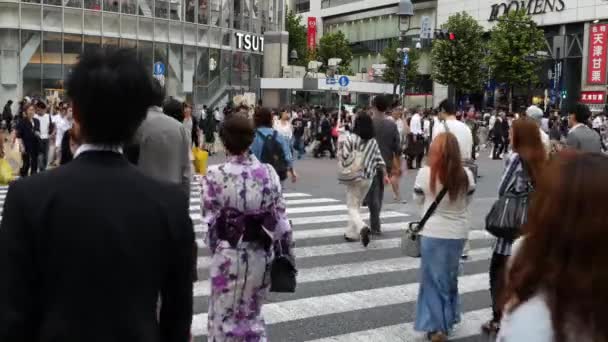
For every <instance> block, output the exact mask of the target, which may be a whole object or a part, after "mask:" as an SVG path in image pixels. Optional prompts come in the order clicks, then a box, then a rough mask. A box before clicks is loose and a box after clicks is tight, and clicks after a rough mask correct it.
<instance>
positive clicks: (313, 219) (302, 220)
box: [290, 211, 410, 226]
mask: <svg viewBox="0 0 608 342" xmlns="http://www.w3.org/2000/svg"><path fill="white" fill-rule="evenodd" d="M408 216H410V215H408V214H403V213H398V212H396V211H386V212H383V213H380V218H381V219H382V218H395V217H408ZM290 220H291V223H292V224H293V225H296V226H297V225H300V224H313V223H316V224H318V223H328V222H346V221H348V215H346V214H344V215H330V216H310V217H295V218H290Z"/></svg>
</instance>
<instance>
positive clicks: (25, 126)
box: [17, 118, 40, 154]
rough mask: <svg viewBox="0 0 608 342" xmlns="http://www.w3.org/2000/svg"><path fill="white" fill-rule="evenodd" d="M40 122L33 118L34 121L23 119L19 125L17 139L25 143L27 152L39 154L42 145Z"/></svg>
mask: <svg viewBox="0 0 608 342" xmlns="http://www.w3.org/2000/svg"><path fill="white" fill-rule="evenodd" d="M36 132H38V134H40V121H39V120H38V119H36V118H33V119H32V121H30V120H28V119H25V118H22V119H21V120H19V123H18V124H17V137H18V138H20V139H21V140H22V141H23V145H24V147H25V150H26V152H28V153H33V154H37V153H38V150H39V145H40V138H39V136H38V135H36Z"/></svg>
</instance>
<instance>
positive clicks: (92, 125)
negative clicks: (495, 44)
mask: <svg viewBox="0 0 608 342" xmlns="http://www.w3.org/2000/svg"><path fill="white" fill-rule="evenodd" d="M66 88H67V89H66V90H67V94H68V96H69V99H70V102H69V103H67V102H64V103H57V104H55V103H48V102H46V101H44V100H43V99H33V100H32V99H29V98H27V99H24V100H23V101H22V103H21V104H20V110H19V113H17V115H15V116H13V114H12V112H11V105H12V103H9V104H7V106H5V108H4V111H3V113H2V119H3V121H4V127H5V134H6V135H7V139H8V140H9V141H10V139H11V138H10V134H11V133H14V136H15V138H14V141H10V142H11V143H17V144H19V145H20V146H23V148H22V152H23V154H22V157H23V168H22V169H21V176H22V177H21V178H22V179H19V180H17V181H15V182H12V183H11V184H10V186H9V190H8V192H7V196H6V200H5V204H4V209H3V212H2V222H1V225H0V274H2V281H0V341H19V342H22V341H23V342H30V341H31V342H33V341H85V340H86V341H127V340H128V341H138V342H161V341H162V342H186V341H189V340H191V336H190V331H191V324H192V314H193V282H194V281H196V279H197V277H198V274H197V265H196V262H197V253H198V251H199V248H201V247H202V246H198V245H197V243H196V241H195V233H194V228H193V224H192V221H191V219H190V215H189V209H190V202H189V195H190V193H191V192H192V189H191V188H190V186H191V181H192V179H193V177H192V176H193V163H192V148H193V147H195V148H198V147H203V148H205V149H207V150H208V151H209V152H210V153H216V152H218V150H217V147H218V146H222V148H223V150H224V152H225V154H226V159H225V161H223V162H222V163H219V164H216V165H212V166H210V167H209V168H208V170H207V172H206V174H205V176H204V177H202V178H201V181H200V189H201V190H200V197H201V208H202V212H203V215H202V216H203V217H202V222H203V224H204V225H205V226H206V236H205V239H204V241H205V245H206V247H207V248H208V249H209V250H210V252H211V258H210V262H209V266H208V268H209V283H210V294H209V306H208V310H209V313H208V322H207V324H208V328H207V334H208V336H207V339H208V340H209V341H218V342H220V341H226V342H227V341H235V342H236V341H238V342H241V341H267V340H268V334H267V333H266V328H265V324H264V318H263V310H262V307H263V305H264V302H265V301H266V298H267V295H268V292H269V291H274V292H293V291H295V281H296V278H295V275H296V267H295V265H296V264H295V261H294V260H295V258H294V241H293V234H292V227H291V223H290V221H289V219H288V216H287V210H286V201H285V199H284V196H283V190H282V188H283V182H284V181H285V180H287V179H290V180H291V181H292V182H296V180H297V179H298V175H297V173H296V171H295V163H297V161H296V160H297V159H299V158H300V157H302V156H303V155H304V154H305V147H304V146H305V145H309V146H310V147H309V152H310V153H312V155H313V156H317V157H320V156H321V154H324V153H325V152H329V157H330V158H333V157H336V156H337V159H338V180H339V181H340V182H341V183H343V184H344V185H345V192H346V203H347V207H348V214H349V220H348V226H347V227H346V229H345V232H344V238H345V239H346V240H347V241H349V242H357V241H360V242H361V243H362V244H363V246H366V247H368V246H370V245H371V246H373V244H374V239H375V238H374V237H375V236H377V235H381V234H382V233H383V229H382V226H381V220H380V213H381V211H382V206H383V199H384V187H385V185H388V184H393V191H394V192H395V198H396V199H397V200H400V192H401V190H400V189H399V187H395V186H394V183H395V182H397V183H398V182H399V179H400V177H401V176H402V174H403V172H404V171H405V169H406V168H408V167H409V168H412V169H413V168H416V169H418V171H417V175H416V179H415V182H414V187H413V191H412V197H413V199H414V203H415V204H416V205H418V206H419V208H420V213H421V216H423V217H424V220H423V221H421V222H419V224H418V226H417V228H416V230H415V231H409V232H408V234H413V235H415V236H418V242H419V252H420V253H419V256H420V258H421V260H420V273H419V281H420V288H419V292H418V300H417V302H416V312H415V314H416V319H415V323H414V328H415V329H416V330H418V331H420V332H423V333H425V334H426V335H427V337H428V339H429V340H431V341H433V342H443V341H446V340H447V339H448V338H449V335H450V333H451V332H452V330H453V329H454V326H455V325H456V324H458V323H459V322H460V320H461V303H460V296H459V293H458V275H459V272H460V262H461V258H463V257H466V256H467V248H468V247H467V245H468V235H469V231H470V229H471V218H470V204H471V202H472V199H473V198H474V194H475V191H476V189H477V181H478V179H479V174H478V169H477V162H476V161H475V159H476V157H477V153H478V146H479V145H480V142H481V140H480V139H477V138H476V137H479V136H480V135H481V134H480V133H479V127H480V126H483V124H479V121H483V120H479V119H482V118H483V117H478V116H477V114H476V113H475V112H474V111H473V112H468V113H467V114H465V113H463V112H459V111H457V110H456V107H455V106H454V104H453V103H452V102H450V101H449V100H445V101H443V102H442V103H441V104H440V105H439V106H438V108H437V109H436V110H435V111H433V112H424V111H421V110H419V109H414V110H405V109H403V108H401V107H398V106H396V105H395V104H394V102H393V99H392V97H391V96H384V95H380V96H377V97H375V98H374V100H373V101H372V104H371V106H370V107H369V108H358V109H357V110H355V112H354V113H346V111H345V110H344V109H342V108H341V109H340V110H339V111H328V110H326V109H323V108H310V109H309V108H293V110H291V109H289V110H283V111H273V110H270V109H267V108H263V107H262V106H257V107H256V108H252V107H250V106H246V105H243V104H236V105H234V106H232V105H231V106H229V107H227V108H228V109H227V110H224V111H222V112H220V111H219V109H218V108H214V109H211V108H203V110H202V112H201V113H200V114H201V115H194V113H193V108H192V106H191V105H190V104H188V103H182V102H179V101H177V100H176V99H172V98H165V96H164V93H163V90H162V87H160V86H159V84H158V83H157V82H156V81H155V80H153V78H152V77H151V76H150V75H149V73H148V72H147V71H146V69H145V68H144V67H143V66H142V65H141V64H139V63H138V62H137V58H136V56H135V55H134V54H133V52H132V51H128V50H122V49H118V50H99V51H97V50H95V51H87V52H86V53H85V54H84V55H83V56H81V58H80V60H79V62H78V64H77V65H76V66H75V68H74V69H73V71H72V73H71V75H70V78H69V80H68V82H67V84H66ZM100 98H111V99H112V101H99V100H98V99H100ZM568 113H569V118H568V122H569V127H570V128H569V130H568V132H567V134H566V135H565V136H564V137H563V142H564V144H563V148H560V149H554V148H552V147H551V144H548V143H547V137H551V134H550V133H547V132H546V130H547V129H548V130H550V129H551V124H550V122H551V121H550V119H549V120H545V119H546V118H545V117H544V115H543V114H542V111H541V113H540V114H539V112H538V110H537V108H535V107H534V106H532V107H530V108H528V109H527V110H526V111H523V112H522V113H521V115H519V117H517V118H515V117H513V118H512V119H511V118H509V117H507V116H505V117H502V115H497V116H492V115H490V116H489V117H488V118H487V119H488V124H487V125H486V126H491V127H489V129H488V132H489V133H488V134H489V136H490V137H491V138H492V139H497V138H495V136H496V135H499V136H500V141H499V140H495V146H494V149H495V153H493V155H494V156H495V157H497V158H500V157H501V155H502V158H504V159H505V160H506V163H505V170H504V174H503V176H502V177H501V180H500V184H497V187H498V199H497V201H496V203H495V204H494V206H493V209H492V211H490V213H489V214H488V218H487V220H486V221H487V222H488V223H487V227H486V228H487V229H488V231H489V232H490V233H492V234H494V235H496V237H497V239H496V242H495V245H494V246H493V254H492V259H491V263H490V265H489V274H490V277H489V278H490V284H489V285H490V292H489V298H490V299H491V301H492V312H493V314H492V317H489V321H488V322H487V323H486V324H484V325H483V326H482V327H481V329H483V330H484V331H485V332H486V333H488V334H494V335H496V336H497V338H498V340H499V341H501V342H521V341H542V342H544V341H546V342H550V341H557V342H575V341H583V342H587V341H598V342H604V341H608V328H607V327H606V326H605V325H604V324H602V322H604V318H603V317H604V314H603V309H604V307H605V306H606V305H608V296H606V295H605V294H603V291H602V290H603V289H604V288H606V286H608V281H607V277H606V276H605V272H603V271H602V270H603V268H604V266H605V264H606V262H608V252H607V251H606V249H605V248H604V246H603V239H602V237H603V235H602V234H604V230H603V229H602V227H604V222H605V221H606V220H604V218H606V219H608V217H603V214H602V213H603V211H602V210H601V208H599V206H600V205H601V203H602V199H603V198H604V197H605V196H606V195H608V186H607V185H605V182H603V177H604V175H605V174H604V172H605V171H608V159H606V157H605V156H604V155H603V154H602V153H601V151H602V139H601V134H602V128H601V124H600V123H598V122H596V120H595V119H594V120H593V122H591V120H590V112H589V109H588V108H587V107H585V106H584V105H580V104H577V105H576V106H574V107H573V108H571V109H569V110H568ZM334 114H335V115H334ZM492 118H493V119H492ZM491 121H493V122H491ZM117 123H120V124H118V125H117ZM490 123H491V125H490ZM587 125H591V127H588V126H587ZM594 126H595V127H594ZM505 131H506V133H505ZM216 140H218V141H216ZM220 144H221V145H220ZM496 150H497V151H498V152H496ZM68 152H69V154H67V153H68ZM294 155H297V157H298V158H294ZM425 156H426V158H425ZM408 161H409V162H408ZM60 164H62V166H60V167H57V166H58V165H60ZM404 166H405V167H404ZM47 168H48V170H47ZM37 172H40V174H38V175H34V174H36V173H37ZM30 175H31V177H28V176H30ZM41 189H43V190H44V191H41ZM33 193H35V194H37V195H36V197H32V196H31V194H33ZM505 196H507V197H508V196H511V197H509V198H517V199H518V201H520V200H521V202H517V203H524V204H525V206H524V207H523V208H524V209H521V208H522V207H517V208H515V209H513V210H507V209H509V208H511V209H512V207H508V205H509V204H507V203H508V201H501V200H502V199H504V198H505ZM514 201H515V200H514ZM527 203H530V204H529V206H528V204H527ZM501 205H502V206H503V207H500V206H501ZM361 206H367V207H368V209H369V216H370V217H369V225H367V224H366V223H365V222H364V221H363V220H362V217H361V213H360V208H361ZM496 207H500V208H505V210H504V212H503V216H502V217H505V216H504V215H505V214H504V213H508V215H511V216H510V217H509V219H508V220H507V221H509V222H510V223H509V224H511V225H510V226H504V225H503V226H500V225H499V226H496V225H494V224H493V223H491V222H494V221H492V219H493V217H492V215H494V214H493V213H494V212H495V211H494V208H496ZM512 215H520V216H515V221H514V220H513V217H512ZM513 222H515V223H513ZM412 227H413V226H412ZM572 279H575V280H576V281H572ZM91 293H94V294H95V295H94V296H91Z"/></svg>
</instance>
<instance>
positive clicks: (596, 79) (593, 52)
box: [587, 24, 608, 84]
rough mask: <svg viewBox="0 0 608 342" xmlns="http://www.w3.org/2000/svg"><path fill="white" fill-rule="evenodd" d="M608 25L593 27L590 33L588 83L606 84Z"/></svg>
mask: <svg viewBox="0 0 608 342" xmlns="http://www.w3.org/2000/svg"><path fill="white" fill-rule="evenodd" d="M607 47H608V24H596V25H591V27H590V32H589V60H588V62H587V83H589V84H606V59H607V57H608V56H607V55H608V53H607V52H606V48H607Z"/></svg>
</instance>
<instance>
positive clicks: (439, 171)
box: [429, 132, 469, 201]
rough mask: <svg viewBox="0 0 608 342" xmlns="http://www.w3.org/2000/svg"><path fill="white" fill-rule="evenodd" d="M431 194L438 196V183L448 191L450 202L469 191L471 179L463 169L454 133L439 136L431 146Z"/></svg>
mask: <svg viewBox="0 0 608 342" xmlns="http://www.w3.org/2000/svg"><path fill="white" fill-rule="evenodd" d="M429 166H430V168H431V192H433V194H437V181H439V182H441V184H443V186H444V187H445V188H446V189H448V194H449V196H450V201H455V200H457V199H458V196H459V195H461V194H463V193H466V192H467V191H468V190H469V177H468V176H467V174H466V172H465V171H464V168H463V167H462V157H461V155H460V147H459V145H458V140H457V139H456V137H455V136H454V134H452V133H447V132H445V133H441V134H439V135H438V136H437V137H436V138H435V139H434V140H433V143H432V144H431V148H430V153H429Z"/></svg>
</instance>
